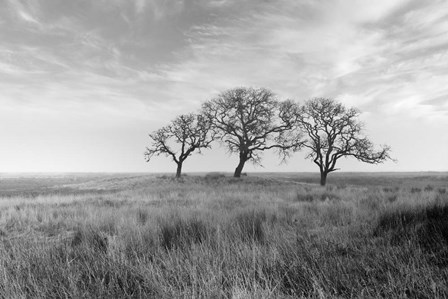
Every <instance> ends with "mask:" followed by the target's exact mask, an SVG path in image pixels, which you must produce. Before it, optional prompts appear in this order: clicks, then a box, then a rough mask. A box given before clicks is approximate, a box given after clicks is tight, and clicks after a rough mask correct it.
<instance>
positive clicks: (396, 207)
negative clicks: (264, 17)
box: [0, 174, 448, 298]
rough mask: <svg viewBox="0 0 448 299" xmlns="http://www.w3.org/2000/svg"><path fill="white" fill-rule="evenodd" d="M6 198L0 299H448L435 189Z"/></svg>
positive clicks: (121, 189)
mask: <svg viewBox="0 0 448 299" xmlns="http://www.w3.org/2000/svg"><path fill="white" fill-rule="evenodd" d="M378 181H380V179H378ZM396 182H399V183H396ZM432 182H433V183H432ZM434 182H436V183H434ZM2 183H4V181H3V182H2ZM58 184H59V185H58ZM14 186H15V188H16V190H15V192H16V193H14V192H13V191H11V190H9V191H8V194H7V196H4V197H2V198H0V225H1V226H0V227H1V229H0V238H1V243H0V297H2V298H66V297H67V298H105V297H109V298H328V297H336V298H359V297H363V298H372V297H388V298H446V297H448V287H447V286H446V281H447V280H448V268H447V267H448V235H447V231H448V194H447V193H446V187H448V186H446V185H443V182H440V181H437V178H435V179H434V178H431V177H429V178H426V181H425V182H424V183H422V182H420V185H417V186H414V185H412V184H410V183H409V182H407V181H406V178H403V179H402V180H401V181H400V180H398V179H397V178H395V179H394V180H393V183H390V184H383V185H377V184H375V186H374V187H369V182H368V180H366V181H365V184H359V180H357V181H356V184H355V185H351V184H350V180H346V181H344V182H343V183H341V184H337V185H330V186H328V187H326V188H322V187H319V186H317V185H313V184H303V183H301V182H300V181H299V180H298V179H297V178H290V177H288V178H285V177H283V178H281V177H279V176H278V175H277V176H262V177H251V176H250V175H249V176H248V177H245V178H243V179H242V180H235V179H233V178H229V177H224V176H222V175H221V174H219V175H208V176H187V177H185V178H183V179H181V180H173V179H172V178H171V177H169V176H164V177H155V176H126V177H119V176H115V177H107V178H104V177H98V176H95V177H91V178H87V179H86V178H84V179H79V180H78V181H77V180H71V181H70V182H68V183H67V182H66V181H64V182H63V184H62V183H61V182H58V183H57V184H55V185H54V186H52V190H53V191H54V192H50V193H49V192H46V191H47V189H48V187H45V188H43V187H42V188H43V189H45V190H46V191H45V192H42V193H37V194H36V193H34V194H33V195H32V196H29V194H25V195H24V194H23V193H20V188H17V187H16V186H20V182H16V181H14ZM39 186H41V185H39ZM58 186H63V188H60V189H58ZM422 186H423V187H422ZM95 187H97V189H98V190H102V191H98V190H96V189H95ZM417 188H418V189H419V190H416V189H417ZM61 190H62V191H61ZM67 190H69V191H67ZM78 190H79V192H77V191H78ZM110 190H113V192H109V191H110Z"/></svg>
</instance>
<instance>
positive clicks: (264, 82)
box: [0, 0, 448, 172]
mask: <svg viewBox="0 0 448 299" xmlns="http://www.w3.org/2000/svg"><path fill="white" fill-rule="evenodd" d="M237 86H253V87H265V88H269V89H271V90H272V91H274V92H275V93H276V94H277V96H278V97H279V98H280V99H286V98H291V99H295V100H297V101H304V100H306V99H309V98H312V97H331V98H335V99H337V100H339V101H341V102H343V103H344V104H346V105H347V106H356V107H358V108H359V109H361V111H362V112H363V114H362V116H361V118H362V120H363V122H364V123H365V125H366V128H367V131H366V133H367V134H368V135H369V136H370V137H371V139H372V141H373V142H374V143H376V144H389V145H390V146H391V147H392V156H393V157H394V158H396V159H397V160H398V162H396V163H394V162H387V163H384V164H382V165H375V166H372V165H366V164H363V163H359V162H356V161H353V160H344V161H341V163H340V165H338V166H339V167H340V168H342V170H344V171H427V170H434V171H446V170H448V133H447V132H448V129H447V128H448V1H444V0H440V1H436V0H427V1H424V0H415V1H398V0H394V1H391V0H377V1H355V0H339V1H337V0H335V1H324V0H322V1H312V0H280V1H268V0H265V1H261V0H247V1H244V0H183V1H182V0H177V1H176V0H135V1H131V0H90V1H88V0H82V1H81V0H29V1H25V0H23V1H21V0H9V1H8V0H0V172H23V171H32V172H45V171H57V172H61V171H62V172H66V171H104V172H109V171H130V172H134V171H148V172H153V171H157V172H158V171H174V168H175V167H174V166H175V165H174V164H173V163H172V162H171V161H170V160H168V158H162V157H160V158H157V159H154V161H153V162H152V163H145V162H144V158H143V152H144V150H145V146H146V145H148V144H149V142H150V141H149V138H148V136H147V134H148V133H150V132H152V131H154V130H156V129H158V128H160V127H161V126H164V125H166V124H167V123H168V122H169V121H170V120H171V119H172V118H173V117H175V116H176V115H178V114H181V113H188V112H193V111H196V110H197V109H199V107H200V105H201V103H202V102H203V101H205V100H207V99H210V98H212V97H214V96H215V95H217V93H219V92H220V91H223V90H225V89H228V88H233V87H237ZM303 157H304V153H301V154H300V153H299V154H296V155H294V156H293V158H292V159H291V160H290V161H289V163H288V164H282V165H279V161H278V159H276V157H275V155H274V154H269V153H266V154H265V163H264V166H265V168H260V167H258V168H254V167H252V166H250V165H248V166H247V168H246V169H245V170H247V171H253V170H256V171H317V168H316V167H315V166H314V165H313V164H312V163H311V162H309V161H305V160H304V159H303ZM236 164H237V159H236V157H232V156H229V155H228V154H226V152H225V151H223V150H220V149H219V145H218V144H217V145H215V149H213V150H210V151H204V153H203V155H202V156H194V157H191V159H189V160H187V161H186V162H185V165H184V170H185V171H187V172H188V171H213V170H216V171H233V170H234V168H235V167H236Z"/></svg>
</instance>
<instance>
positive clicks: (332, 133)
mask: <svg viewBox="0 0 448 299" xmlns="http://www.w3.org/2000/svg"><path fill="white" fill-rule="evenodd" d="M359 114H360V112H359V110H357V109H355V108H350V109H347V108H346V107H344V106H343V105H342V104H340V103H338V102H336V101H334V100H332V99H325V98H316V99H312V100H309V101H307V102H305V105H304V106H302V107H300V109H298V122H299V126H300V127H301V128H302V130H303V131H304V132H306V134H307V137H308V138H307V140H306V142H305V144H304V147H306V148H309V149H310V150H311V152H310V153H309V154H308V156H307V158H309V159H312V160H313V162H314V163H315V164H317V165H318V166H319V170H320V184H321V185H322V186H325V184H326V181H327V175H328V174H329V173H330V172H333V171H336V170H338V169H337V168H335V166H336V161H337V160H338V159H339V158H341V157H349V156H352V157H355V158H356V159H358V160H359V161H362V162H365V163H370V164H377V163H382V162H384V161H385V160H387V159H390V156H389V152H390V147H389V146H383V147H382V148H381V149H380V150H378V151H375V150H374V146H373V143H372V142H371V141H370V140H369V139H367V137H364V136H362V129H363V125H362V123H361V122H360V121H359V120H358V116H359Z"/></svg>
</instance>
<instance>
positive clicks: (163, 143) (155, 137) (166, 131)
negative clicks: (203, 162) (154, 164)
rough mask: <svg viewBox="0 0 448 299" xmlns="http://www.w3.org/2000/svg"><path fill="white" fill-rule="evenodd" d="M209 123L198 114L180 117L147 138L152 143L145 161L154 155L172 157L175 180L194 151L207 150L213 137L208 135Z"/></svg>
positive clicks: (146, 152)
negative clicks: (174, 164)
mask: <svg viewBox="0 0 448 299" xmlns="http://www.w3.org/2000/svg"><path fill="white" fill-rule="evenodd" d="M209 132H210V122H209V121H208V119H207V118H205V117H203V116H202V115H200V114H199V115H198V114H193V113H191V114H186V115H180V116H178V117H177V118H176V119H174V120H173V121H172V122H171V123H170V124H169V125H168V126H165V127H163V128H161V129H159V130H157V131H155V132H153V133H152V134H150V135H149V137H150V138H151V139H152V141H153V143H152V145H151V147H147V148H146V151H145V160H146V162H149V161H150V159H151V158H152V157H153V156H154V155H156V156H158V155H165V156H167V157H172V159H173V161H174V162H175V163H176V164H177V171H176V178H179V177H180V176H181V173H182V164H183V162H184V161H185V160H186V159H187V158H188V157H189V156H190V155H191V154H192V153H193V152H194V151H195V150H198V151H199V152H200V151H201V149H203V148H209V147H210V143H211V142H212V141H213V136H211V135H210V134H209Z"/></svg>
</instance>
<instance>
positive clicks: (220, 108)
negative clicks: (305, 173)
mask: <svg viewBox="0 0 448 299" xmlns="http://www.w3.org/2000/svg"><path fill="white" fill-rule="evenodd" d="M294 107H295V105H294V104H293V103H292V102H291V101H284V102H279V101H277V100H276V99H275V97H274V95H273V93H272V92H271V91H269V90H267V89H264V88H260V89H253V88H235V89H230V90H227V91H225V92H223V93H221V94H220V95H219V96H218V97H217V98H215V99H212V100H210V101H208V102H206V103H204V104H203V113H204V115H206V116H207V117H208V118H209V119H210V121H211V123H212V129H213V131H214V132H215V134H216V137H217V139H220V140H221V141H222V143H223V144H225V146H226V147H227V149H228V151H229V152H230V153H236V154H238V155H239V163H238V166H237V167H236V169H235V172H234V177H240V176H241V172H242V170H243V167H244V164H245V163H246V162H247V161H249V160H251V161H252V162H253V163H256V164H260V163H261V153H262V152H263V151H265V150H269V149H276V150H277V151H278V153H279V154H280V155H281V156H282V157H283V159H285V158H286V157H287V156H288V155H289V153H290V152H291V151H295V150H298V149H299V148H300V147H301V145H302V142H301V135H300V133H299V131H297V130H293V128H294V127H295V125H296V124H297V120H296V118H297V113H293V112H294V111H293V110H292V108H294Z"/></svg>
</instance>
